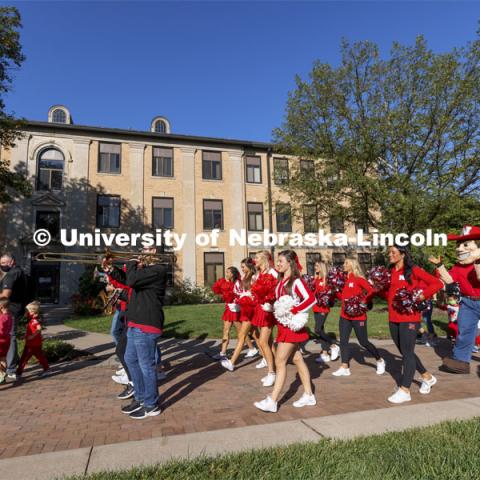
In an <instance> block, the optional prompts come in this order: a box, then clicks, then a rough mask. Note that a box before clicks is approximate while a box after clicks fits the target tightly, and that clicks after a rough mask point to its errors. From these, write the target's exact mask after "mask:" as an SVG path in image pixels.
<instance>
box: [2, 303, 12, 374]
mask: <svg viewBox="0 0 480 480" xmlns="http://www.w3.org/2000/svg"><path fill="white" fill-rule="evenodd" d="M12 324H13V318H12V314H11V313H10V311H9V310H8V299H6V298H1V299H0V383H4V382H5V373H6V370H7V353H8V349H9V347H10V333H11V331H12Z"/></svg>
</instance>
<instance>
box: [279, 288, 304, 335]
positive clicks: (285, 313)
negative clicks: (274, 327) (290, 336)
mask: <svg viewBox="0 0 480 480" xmlns="http://www.w3.org/2000/svg"><path fill="white" fill-rule="evenodd" d="M294 306H295V301H294V300H293V298H292V297H291V296H290V295H283V296H281V297H280V298H279V299H278V300H277V301H276V302H275V303H274V305H273V310H274V314H275V318H276V319H277V321H278V323H281V324H282V325H283V326H284V327H287V328H289V329H290V330H292V331H293V332H297V331H298V330H301V329H302V328H303V327H304V326H305V325H306V324H307V322H308V313H305V312H304V313H297V314H295V315H294V314H293V313H292V312H291V310H292V308H293V307H294Z"/></svg>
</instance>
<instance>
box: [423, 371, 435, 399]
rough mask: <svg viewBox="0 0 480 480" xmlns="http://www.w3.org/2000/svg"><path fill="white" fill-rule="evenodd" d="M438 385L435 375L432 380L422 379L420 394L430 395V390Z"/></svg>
mask: <svg viewBox="0 0 480 480" xmlns="http://www.w3.org/2000/svg"><path fill="white" fill-rule="evenodd" d="M436 383H437V379H436V377H434V376H433V375H432V378H431V379H430V380H425V379H422V384H421V385H420V393H423V395H427V394H428V393H430V390H431V389H432V387H433V386H434V385H435V384H436Z"/></svg>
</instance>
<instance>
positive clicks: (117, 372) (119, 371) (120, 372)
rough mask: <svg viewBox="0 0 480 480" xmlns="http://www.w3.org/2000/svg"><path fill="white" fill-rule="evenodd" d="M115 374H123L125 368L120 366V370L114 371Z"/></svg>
mask: <svg viewBox="0 0 480 480" xmlns="http://www.w3.org/2000/svg"><path fill="white" fill-rule="evenodd" d="M115 375H120V376H122V375H125V369H124V368H121V369H120V370H117V371H116V372H115Z"/></svg>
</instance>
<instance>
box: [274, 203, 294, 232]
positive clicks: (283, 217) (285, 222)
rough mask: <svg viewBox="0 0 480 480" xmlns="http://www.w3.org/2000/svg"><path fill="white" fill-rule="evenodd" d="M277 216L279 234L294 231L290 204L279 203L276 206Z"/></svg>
mask: <svg viewBox="0 0 480 480" xmlns="http://www.w3.org/2000/svg"><path fill="white" fill-rule="evenodd" d="M275 212H276V215H277V232H291V231H292V210H291V208H290V205H289V204H288V203H277V204H276V206H275Z"/></svg>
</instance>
